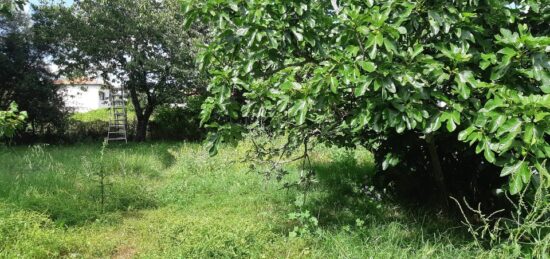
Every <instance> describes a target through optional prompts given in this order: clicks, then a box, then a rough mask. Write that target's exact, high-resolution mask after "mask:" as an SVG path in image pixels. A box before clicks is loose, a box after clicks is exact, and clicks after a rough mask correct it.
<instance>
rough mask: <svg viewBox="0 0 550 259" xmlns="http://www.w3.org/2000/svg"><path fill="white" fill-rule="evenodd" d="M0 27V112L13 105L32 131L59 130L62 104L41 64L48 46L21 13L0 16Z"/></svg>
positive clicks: (47, 71)
mask: <svg viewBox="0 0 550 259" xmlns="http://www.w3.org/2000/svg"><path fill="white" fill-rule="evenodd" d="M0 28H2V29H1V30H0V109H3V108H6V107H9V106H10V104H11V103H12V102H16V103H17V104H18V105H19V107H20V108H21V109H22V110H25V111H27V112H28V119H29V123H30V124H31V126H32V129H33V130H35V131H36V130H39V129H42V130H44V131H56V130H59V129H61V128H62V127H63V126H64V125H63V124H64V121H63V119H64V112H63V107H64V105H63V102H62V99H61V97H60V95H59V93H58V87H57V86H56V85H54V84H53V79H54V75H53V74H52V73H51V72H50V71H49V69H48V64H46V61H45V59H46V58H47V53H48V49H49V47H48V46H47V45H44V44H42V43H41V42H40V41H39V40H38V39H37V38H36V37H35V36H36V35H35V28H34V27H33V25H32V22H31V20H30V17H28V15H27V14H24V13H22V12H14V13H12V14H11V15H8V16H2V17H0Z"/></svg>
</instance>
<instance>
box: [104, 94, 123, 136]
mask: <svg viewBox="0 0 550 259" xmlns="http://www.w3.org/2000/svg"><path fill="white" fill-rule="evenodd" d="M109 101H110V102H111V119H110V120H109V129H108V133H107V141H109V142H110V141H121V140H124V141H125V142H126V143H128V135H127V131H128V120H127V114H126V100H125V99H124V87H122V86H121V87H111V94H110V96H109Z"/></svg>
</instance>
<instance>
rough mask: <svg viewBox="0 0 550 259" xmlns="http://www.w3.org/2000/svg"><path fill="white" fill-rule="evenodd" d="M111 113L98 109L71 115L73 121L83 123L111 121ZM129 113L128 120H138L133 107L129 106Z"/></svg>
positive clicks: (106, 109) (107, 110)
mask: <svg viewBox="0 0 550 259" xmlns="http://www.w3.org/2000/svg"><path fill="white" fill-rule="evenodd" d="M110 112H111V111H110V110H109V109H108V108H101V109H96V110H92V111H89V112H78V113H73V114H71V119H74V120H77V121H81V122H93V121H109V119H110V118H111V113H110ZM127 113H128V114H127V115H128V120H130V121H133V120H135V119H136V112H135V111H134V109H133V106H131V105H128V107H127Z"/></svg>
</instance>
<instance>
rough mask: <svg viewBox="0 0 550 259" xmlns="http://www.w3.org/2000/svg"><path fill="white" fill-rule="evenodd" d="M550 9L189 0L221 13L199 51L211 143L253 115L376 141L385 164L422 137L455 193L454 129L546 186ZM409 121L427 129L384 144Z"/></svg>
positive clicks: (205, 11)
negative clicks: (445, 157) (397, 143)
mask: <svg viewBox="0 0 550 259" xmlns="http://www.w3.org/2000/svg"><path fill="white" fill-rule="evenodd" d="M549 8H550V4H549V2H548V1H547V0H529V1H496V0H489V1H475V0H474V1H458V0H457V1H429V0H426V1H410V0H367V1H357V0H347V1H336V0H333V1H320V0H312V1H310V0H307V1H271V0H255V1H240V0H226V1H224V0H206V1H187V5H186V17H187V19H188V23H189V24H192V22H193V21H196V20H201V21H205V20H208V21H209V22H210V23H211V25H212V26H213V35H214V36H213V39H212V42H211V43H210V44H209V45H208V46H207V47H206V48H205V50H204V52H203V54H202V55H201V57H200V61H201V63H202V65H203V66H204V68H205V70H206V71H207V72H208V73H209V74H210V75H211V76H212V80H211V83H210V86H209V89H210V93H211V97H209V98H208V99H207V100H206V102H205V103H204V105H203V123H205V124H207V125H208V126H210V127H213V128H217V129H218V134H216V135H213V136H212V137H211V140H212V142H213V146H212V151H213V152H215V149H216V144H218V143H220V142H222V141H227V140H229V139H230V138H234V137H239V136H241V134H240V133H242V132H243V127H242V126H241V125H240V124H239V123H238V122H239V121H242V119H243V118H245V119H249V120H250V119H252V120H256V121H258V122H259V123H258V124H256V125H261V126H263V127H267V128H269V130H270V131H272V132H275V133H278V134H280V135H287V136H297V137H298V138H299V139H302V141H304V143H306V141H307V140H308V139H311V137H315V138H317V139H319V140H321V141H328V142H333V143H337V144H339V145H349V144H352V145H353V144H365V143H368V142H372V140H374V141H375V142H377V143H378V145H376V143H375V145H373V147H376V148H378V149H379V150H380V151H384V152H385V153H384V154H383V156H382V157H385V160H384V161H380V162H381V164H382V165H383V167H384V169H387V168H390V167H392V166H394V165H397V164H398V162H399V161H400V160H401V161H403V159H402V158H403V157H400V156H402V155H403V153H407V152H408V151H407V150H409V152H412V151H411V150H413V148H414V145H417V144H418V143H420V144H419V145H423V146H425V149H423V150H421V151H422V152H425V154H426V159H425V160H426V161H428V162H427V163H428V164H429V165H430V166H429V167H430V168H431V170H432V171H433V175H434V176H435V177H434V178H435V182H436V183H437V185H438V186H439V188H440V189H441V191H442V192H443V193H444V195H446V194H445V192H446V190H445V189H446V186H445V185H446V184H445V180H444V172H445V171H446V169H445V168H442V166H441V162H442V161H441V157H440V153H441V151H444V150H446V149H447V148H451V147H452V146H450V145H446V144H445V142H442V140H443V139H453V140H454V142H459V141H460V142H463V143H467V144H468V145H470V146H473V149H474V150H475V152H476V153H478V154H480V155H481V156H482V157H484V158H485V162H483V163H490V164H493V165H495V166H498V167H501V168H502V170H501V174H500V175H501V176H502V177H508V178H509V184H508V191H509V192H510V193H511V194H517V193H519V192H520V191H522V190H523V189H524V188H525V186H527V185H528V184H530V183H536V184H543V185H544V186H545V188H548V187H550V175H549V174H548V163H547V160H548V158H549V157H550V145H549V143H548V138H549V137H548V135H549V134H550V95H549V94H550V75H549V70H550V61H549V51H550V46H549V45H550V37H549V31H550V27H549V26H548V22H549ZM407 134H410V135H413V136H414V138H415V139H416V140H419V141H415V142H405V143H404V145H402V147H403V150H396V149H388V148H386V149H384V148H385V146H384V145H380V143H384V140H390V139H396V138H399V137H400V136H405V135H407ZM422 143H424V144H422ZM459 152H462V151H461V150H456V151H455V152H448V153H450V156H451V157H452V156H456V155H457V154H458V153H459ZM420 160H422V157H421V158H420ZM459 163H469V162H468V161H459ZM533 179H534V180H533Z"/></svg>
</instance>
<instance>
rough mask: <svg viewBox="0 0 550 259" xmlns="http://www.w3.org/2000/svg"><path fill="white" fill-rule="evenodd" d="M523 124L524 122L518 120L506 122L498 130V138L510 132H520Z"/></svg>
mask: <svg viewBox="0 0 550 259" xmlns="http://www.w3.org/2000/svg"><path fill="white" fill-rule="evenodd" d="M521 124H522V122H521V120H519V119H518V118H513V119H510V120H508V121H506V122H505V123H504V124H503V125H502V127H500V129H499V130H498V132H497V137H500V136H502V135H503V134H505V133H508V132H519V131H520V130H521Z"/></svg>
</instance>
